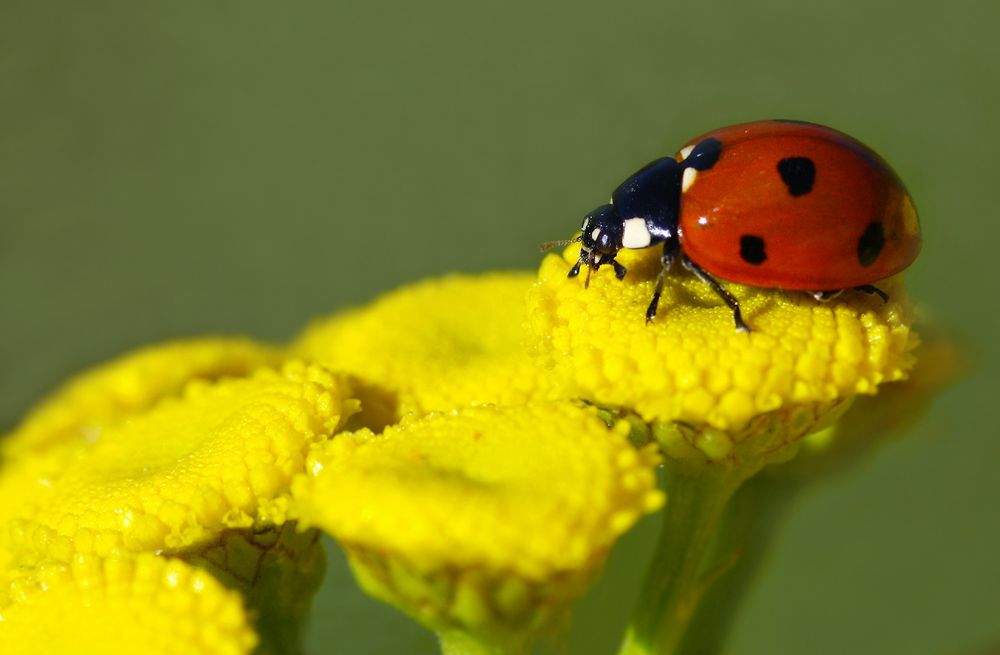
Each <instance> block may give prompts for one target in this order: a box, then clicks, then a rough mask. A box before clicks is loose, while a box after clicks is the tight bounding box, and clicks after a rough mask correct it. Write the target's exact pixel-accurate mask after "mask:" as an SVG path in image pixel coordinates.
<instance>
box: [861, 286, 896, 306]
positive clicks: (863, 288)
mask: <svg viewBox="0 0 1000 655" xmlns="http://www.w3.org/2000/svg"><path fill="white" fill-rule="evenodd" d="M854 288H855V289H857V290H858V291H864V292H865V293H870V294H874V295H876V296H878V297H879V298H881V299H882V303H883V304H885V303H887V302H889V294H887V293H886V292H885V291H882V290H881V289H879V288H878V287H877V286H875V285H874V284H862V285H861V286H860V287H854Z"/></svg>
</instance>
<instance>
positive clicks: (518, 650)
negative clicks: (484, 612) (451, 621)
mask: <svg viewBox="0 0 1000 655" xmlns="http://www.w3.org/2000/svg"><path fill="white" fill-rule="evenodd" d="M437 635H438V640H439V641H440V643H441V655H526V654H527V653H528V652H529V651H530V648H529V646H530V640H529V639H525V640H523V641H513V640H487V639H482V638H480V637H477V636H475V635H472V634H470V633H468V632H465V631H463V630H441V631H439V632H438V633H437Z"/></svg>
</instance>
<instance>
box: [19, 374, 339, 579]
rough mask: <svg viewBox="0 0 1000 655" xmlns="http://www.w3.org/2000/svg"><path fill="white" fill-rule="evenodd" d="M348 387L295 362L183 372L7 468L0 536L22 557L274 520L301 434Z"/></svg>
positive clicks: (333, 407) (201, 536)
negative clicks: (88, 437)
mask: <svg viewBox="0 0 1000 655" xmlns="http://www.w3.org/2000/svg"><path fill="white" fill-rule="evenodd" d="M348 393H349V392H348V391H347V388H346V387H345V386H344V385H343V384H342V383H341V382H340V381H339V380H338V379H337V378H336V377H334V376H333V375H331V374H330V373H328V372H326V371H325V370H324V369H321V368H318V367H314V366H305V365H303V364H289V365H287V366H286V367H285V368H284V369H283V370H282V371H281V372H278V371H274V370H270V369H262V370H260V371H259V372H258V373H256V374H255V375H254V376H252V377H250V378H244V379H232V380H226V381H223V382H220V383H217V384H208V383H197V384H192V385H190V386H189V387H188V388H187V390H186V392H185V393H184V395H183V397H181V398H170V399H167V400H165V401H163V402H162V403H161V404H160V405H158V406H157V407H156V408H155V409H153V410H151V411H149V412H147V413H144V414H140V415H136V416H134V417H133V418H132V419H131V420H129V421H128V422H126V423H122V424H120V425H118V426H116V427H114V428H112V429H109V430H107V431H106V432H105V433H103V434H102V435H101V437H100V438H99V439H98V440H97V441H96V442H95V443H94V444H93V445H92V446H91V447H89V448H87V449H85V450H83V451H79V450H74V451H73V452H72V453H71V454H68V455H67V453H66V449H53V451H52V452H50V453H44V454H39V455H37V456H36V457H35V458H34V460H33V461H31V462H30V463H26V464H19V463H17V462H13V463H12V464H11V465H10V466H8V467H7V468H5V469H4V470H3V472H2V475H0V493H2V494H3V496H4V498H5V500H6V502H5V503H4V508H3V510H0V518H5V519H8V521H7V527H8V529H7V531H6V534H3V533H0V543H4V544H5V545H7V546H8V550H9V552H11V553H13V554H14V555H15V557H17V558H19V561H20V563H22V564H25V563H31V562H32V561H33V560H34V559H35V558H41V559H47V558H55V559H57V560H60V561H67V560H68V559H69V557H70V556H72V555H73V554H74V553H96V554H99V555H110V554H114V553H117V552H121V551H126V552H142V551H160V550H167V551H177V550H180V549H184V548H188V547H190V546H192V545H195V544H199V543H204V542H206V541H209V540H212V539H213V538H214V537H215V536H216V535H218V534H219V532H220V531H221V530H223V529H225V528H247V527H259V526H261V525H268V524H274V523H281V522H283V521H284V519H285V509H286V504H287V491H288V487H289V484H290V481H291V479H292V477H293V476H294V475H295V474H297V473H300V472H302V471H303V470H304V465H305V457H306V452H307V450H308V447H309V445H310V444H312V443H315V442H316V441H320V440H322V439H326V438H328V437H329V436H330V434H332V432H333V431H334V430H335V429H336V428H337V427H338V426H339V425H340V423H341V422H342V421H343V419H344V417H345V416H347V415H349V414H350V413H351V412H352V411H353V409H354V404H353V403H354V401H351V400H349V399H348V398H347V394H348ZM43 470H44V471H46V473H47V477H44V478H42V477H39V475H38V473H39V471H43Z"/></svg>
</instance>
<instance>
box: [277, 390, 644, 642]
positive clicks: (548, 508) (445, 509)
mask: <svg viewBox="0 0 1000 655" xmlns="http://www.w3.org/2000/svg"><path fill="white" fill-rule="evenodd" d="M627 427H628V426H627V425H622V426H621V428H622V429H615V430H613V431H609V430H608V429H607V427H606V426H605V424H604V423H603V422H602V421H600V420H599V419H597V418H596V416H595V415H594V412H593V410H590V409H586V408H581V407H578V406H576V405H574V404H572V403H557V404H530V405H525V406H520V407H507V408H496V407H483V408H474V409H466V410H463V411H459V412H455V413H449V414H431V415H429V416H427V417H426V418H423V419H419V420H416V419H414V420H408V421H406V420H404V422H403V423H402V424H401V425H399V426H394V427H390V428H388V429H386V431H385V433H384V434H383V435H379V436H376V435H373V434H372V433H371V432H369V431H361V432H358V433H354V434H344V435H340V436H338V437H337V439H335V440H333V441H331V442H328V443H325V444H322V446H320V447H319V448H318V449H317V451H316V454H315V455H314V457H313V464H312V467H311V470H312V472H313V474H312V476H310V477H304V478H302V479H300V481H299V482H297V484H296V487H295V494H296V498H297V500H298V503H297V506H298V507H299V509H300V511H301V514H302V517H303V518H304V520H305V521H307V522H308V523H309V524H315V525H318V526H320V527H322V528H323V529H324V530H326V531H328V532H330V533H331V534H332V535H333V536H334V537H335V538H337V539H338V541H340V543H341V544H342V545H343V546H344V548H345V549H346V550H347V553H348V555H349V556H350V558H351V562H352V565H353V566H354V569H355V571H356V573H357V575H358V577H359V578H360V581H361V583H362V585H363V586H364V587H365V588H366V589H367V590H368V591H369V592H370V593H372V594H373V595H375V596H377V597H380V598H383V599H385V600H387V601H388V602H391V603H393V604H395V605H397V606H399V607H401V608H402V609H403V610H404V611H406V612H408V613H410V614H411V615H414V616H415V617H417V618H418V619H419V620H421V621H422V622H424V623H425V624H427V625H429V626H431V627H433V628H434V629H437V630H439V631H444V632H447V631H448V630H449V629H459V630H462V631H467V632H471V633H477V634H486V635H491V636H493V637H496V636H497V635H506V636H507V637H509V636H510V635H518V634H522V633H530V632H534V631H537V630H538V629H540V628H542V627H544V626H547V625H550V624H551V623H552V622H553V621H555V620H557V619H558V618H559V617H561V616H562V614H563V612H564V611H565V609H566V607H567V605H568V603H569V602H570V601H571V600H572V599H574V598H576V597H577V596H579V595H580V594H581V593H582V592H583V590H584V589H585V588H586V586H587V583H588V581H589V580H590V578H591V577H592V576H593V575H594V573H595V572H596V571H597V570H598V569H599V568H600V565H601V563H602V562H603V560H604V557H605V555H606V553H607V551H608V549H609V547H610V546H611V544H612V543H613V542H614V541H615V539H616V538H617V537H618V536H619V535H620V534H621V533H622V532H624V531H625V530H626V529H628V527H630V526H631V525H632V524H633V523H634V522H635V521H636V519H638V517H639V516H641V515H642V514H643V513H646V512H649V511H652V510H654V509H656V508H657V507H659V506H660V504H661V503H662V502H663V497H662V495H661V493H660V492H659V491H657V490H656V489H655V475H654V471H653V466H654V465H655V464H656V462H657V457H656V456H655V455H654V454H653V452H651V451H650V450H649V449H644V450H638V451H637V450H635V449H634V448H633V447H632V446H631V445H630V444H629V442H628V440H627V439H626V437H625V433H626V432H627Z"/></svg>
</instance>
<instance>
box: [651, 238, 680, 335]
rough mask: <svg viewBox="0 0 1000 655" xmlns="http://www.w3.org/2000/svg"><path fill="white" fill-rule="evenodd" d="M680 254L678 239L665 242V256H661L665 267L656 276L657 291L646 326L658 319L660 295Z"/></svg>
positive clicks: (654, 292) (655, 291) (654, 293)
mask: <svg viewBox="0 0 1000 655" xmlns="http://www.w3.org/2000/svg"><path fill="white" fill-rule="evenodd" d="M678 252H680V245H679V243H678V241H677V239H676V238H674V239H667V240H666V241H664V242H663V255H661V256H660V262H661V263H662V264H663V267H662V268H661V269H660V274H659V275H657V276H656V289H655V290H654V291H653V298H652V300H650V301H649V307H647V308H646V325H649V323H650V322H651V321H652V320H653V319H654V318H656V308H657V307H658V306H659V304H660V294H662V293H663V281H664V279H665V278H666V277H667V273H668V272H669V271H670V267H671V266H673V264H674V260H675V259H677V253H678Z"/></svg>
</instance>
